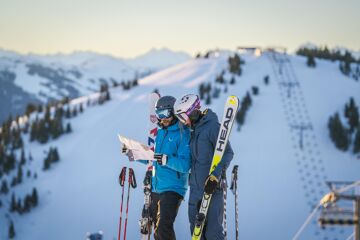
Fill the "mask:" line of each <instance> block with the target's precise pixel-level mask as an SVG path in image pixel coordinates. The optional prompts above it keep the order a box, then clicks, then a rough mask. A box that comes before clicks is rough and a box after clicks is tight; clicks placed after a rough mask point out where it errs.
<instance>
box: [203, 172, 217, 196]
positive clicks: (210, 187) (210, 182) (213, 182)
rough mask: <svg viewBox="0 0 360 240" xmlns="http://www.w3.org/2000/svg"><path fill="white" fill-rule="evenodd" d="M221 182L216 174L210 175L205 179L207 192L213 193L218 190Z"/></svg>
mask: <svg viewBox="0 0 360 240" xmlns="http://www.w3.org/2000/svg"><path fill="white" fill-rule="evenodd" d="M218 183H219V180H218V179H217V178H216V177H215V176H214V175H209V176H208V177H207V178H206V181H205V188H204V191H205V193H206V194H213V193H214V192H215V190H216V187H217V185H218Z"/></svg>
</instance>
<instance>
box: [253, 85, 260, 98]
mask: <svg viewBox="0 0 360 240" xmlns="http://www.w3.org/2000/svg"><path fill="white" fill-rule="evenodd" d="M251 90H252V93H253V95H254V96H256V95H258V94H259V88H258V87H256V86H253V87H252V88H251Z"/></svg>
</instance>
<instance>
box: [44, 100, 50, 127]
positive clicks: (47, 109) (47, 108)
mask: <svg viewBox="0 0 360 240" xmlns="http://www.w3.org/2000/svg"><path fill="white" fill-rule="evenodd" d="M44 119H45V122H47V123H49V122H50V105H49V104H48V105H47V106H46V110H45V116H44Z"/></svg>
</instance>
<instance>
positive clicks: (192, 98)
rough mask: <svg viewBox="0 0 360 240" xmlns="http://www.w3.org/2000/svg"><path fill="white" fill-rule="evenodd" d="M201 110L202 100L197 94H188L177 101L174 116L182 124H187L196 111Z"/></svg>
mask: <svg viewBox="0 0 360 240" xmlns="http://www.w3.org/2000/svg"><path fill="white" fill-rule="evenodd" d="M196 109H198V110H199V109H200V98H199V96H198V95H195V94H187V95H184V96H183V97H181V98H179V99H178V100H176V102H175V105H174V114H175V116H176V117H177V118H178V119H179V121H180V122H182V123H186V122H187V120H188V119H190V115H191V113H192V112H194V110H196Z"/></svg>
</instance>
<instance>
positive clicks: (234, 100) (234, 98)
mask: <svg viewBox="0 0 360 240" xmlns="http://www.w3.org/2000/svg"><path fill="white" fill-rule="evenodd" d="M228 102H229V103H230V104H232V105H238V103H239V98H238V97H237V96H235V95H231V96H229V97H228Z"/></svg>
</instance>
